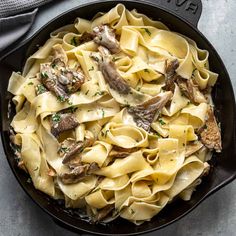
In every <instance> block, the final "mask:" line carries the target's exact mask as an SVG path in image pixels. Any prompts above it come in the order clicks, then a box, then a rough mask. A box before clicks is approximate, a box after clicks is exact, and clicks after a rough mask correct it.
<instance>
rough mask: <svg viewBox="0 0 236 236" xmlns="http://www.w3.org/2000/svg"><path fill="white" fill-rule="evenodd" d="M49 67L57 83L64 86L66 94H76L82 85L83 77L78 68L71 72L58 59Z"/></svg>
mask: <svg viewBox="0 0 236 236" xmlns="http://www.w3.org/2000/svg"><path fill="white" fill-rule="evenodd" d="M51 65H52V67H53V68H54V73H55V74H56V76H57V79H58V82H59V83H60V84H61V85H63V86H64V89H65V91H66V92H67V93H74V92H76V91H77V90H78V89H79V88H80V87H81V85H82V84H83V83H84V81H85V75H84V73H83V71H82V69H81V68H80V67H79V68H78V69H77V70H76V71H74V70H71V69H69V68H68V67H67V66H66V65H65V63H64V62H63V61H61V60H60V59H59V58H56V59H55V60H54V61H53V62H52V64H51Z"/></svg>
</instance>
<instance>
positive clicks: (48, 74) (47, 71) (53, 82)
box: [40, 64, 68, 102]
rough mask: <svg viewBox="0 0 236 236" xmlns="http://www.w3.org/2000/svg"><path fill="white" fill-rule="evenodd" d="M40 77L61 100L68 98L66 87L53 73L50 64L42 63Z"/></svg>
mask: <svg viewBox="0 0 236 236" xmlns="http://www.w3.org/2000/svg"><path fill="white" fill-rule="evenodd" d="M40 78H41V81H42V84H43V85H44V86H45V87H46V88H47V89H48V90H49V91H51V92H53V93H54V94H55V95H56V96H57V98H58V99H60V101H61V102H63V101H65V100H66V99H68V95H67V93H66V92H65V87H64V86H63V85H61V84H60V83H58V80H57V76H56V75H55V74H54V73H53V71H52V68H51V66H50V64H41V66H40Z"/></svg>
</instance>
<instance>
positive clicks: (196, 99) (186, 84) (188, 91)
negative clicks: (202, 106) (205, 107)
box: [176, 76, 207, 104]
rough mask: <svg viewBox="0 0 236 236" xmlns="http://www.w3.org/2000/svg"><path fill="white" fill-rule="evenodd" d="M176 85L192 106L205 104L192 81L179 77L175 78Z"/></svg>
mask: <svg viewBox="0 0 236 236" xmlns="http://www.w3.org/2000/svg"><path fill="white" fill-rule="evenodd" d="M176 81H177V84H178V86H179V88H180V91H181V92H182V93H183V94H184V95H185V96H186V97H187V98H188V99H189V100H190V101H191V102H192V103H194V104H199V103H203V102H205V103H206V102H207V101H206V98H205V97H204V95H203V94H202V93H201V92H200V90H199V88H198V86H197V85H196V84H194V82H193V80H192V79H188V80H186V79H183V78H181V77H180V76H178V78H177V80H176Z"/></svg>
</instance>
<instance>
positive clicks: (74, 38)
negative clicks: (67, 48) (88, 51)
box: [70, 37, 78, 47]
mask: <svg viewBox="0 0 236 236" xmlns="http://www.w3.org/2000/svg"><path fill="white" fill-rule="evenodd" d="M70 44H71V45H73V46H75V47H76V46H77V45H78V44H77V41H76V37H73V38H72V39H71V40H70Z"/></svg>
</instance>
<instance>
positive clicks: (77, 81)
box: [36, 50, 85, 102]
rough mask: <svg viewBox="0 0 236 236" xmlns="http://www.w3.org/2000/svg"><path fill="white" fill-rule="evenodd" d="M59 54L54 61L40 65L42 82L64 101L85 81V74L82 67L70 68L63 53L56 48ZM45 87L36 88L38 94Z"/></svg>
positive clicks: (55, 52) (56, 53)
mask: <svg viewBox="0 0 236 236" xmlns="http://www.w3.org/2000/svg"><path fill="white" fill-rule="evenodd" d="M54 54H55V55H56V56H57V57H56V58H55V59H54V60H53V61H52V63H44V64H41V65H40V78H41V81H42V84H43V85H44V86H45V87H46V88H47V89H48V90H49V91H51V92H53V93H54V94H55V95H56V96H57V98H58V99H59V100H60V101H61V102H64V101H66V100H67V99H68V98H69V94H70V93H74V92H76V91H77V90H78V89H79V88H80V87H81V85H82V84H83V83H84V81H85V76H84V73H83V71H82V70H81V68H78V69H77V70H76V71H75V70H72V69H69V68H68V67H67V66H66V64H65V61H66V60H65V58H64V57H63V56H59V55H63V54H60V53H58V52H57V51H56V50H54ZM44 91H45V88H44V87H42V85H41V87H39V88H36V92H37V94H41V93H42V92H44Z"/></svg>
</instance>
